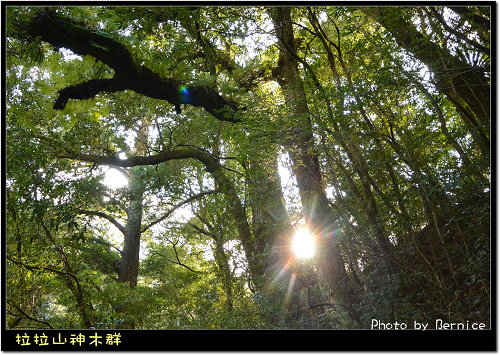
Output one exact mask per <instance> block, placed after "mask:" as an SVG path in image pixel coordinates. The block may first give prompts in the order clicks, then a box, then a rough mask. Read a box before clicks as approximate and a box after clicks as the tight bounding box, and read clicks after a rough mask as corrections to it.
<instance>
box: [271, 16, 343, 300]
mask: <svg viewBox="0 0 500 355" xmlns="http://www.w3.org/2000/svg"><path fill="white" fill-rule="evenodd" d="M271 16H272V19H273V22H274V26H275V29H276V34H277V36H278V39H279V48H280V54H279V60H278V71H277V74H278V83H279V84H280V86H281V88H282V90H283V94H284V96H285V103H286V106H287V108H288V111H289V112H290V127H289V131H288V132H287V138H288V141H287V142H285V145H286V148H287V149H288V153H289V154H290V157H291V158H292V164H293V172H294V174H295V177H296V179H297V184H298V188H299V194H300V198H301V201H302V206H303V209H304V215H305V221H306V223H307V225H308V227H309V229H310V230H311V232H312V233H313V234H314V236H315V238H316V241H317V246H318V248H317V250H318V254H317V256H316V258H317V260H318V267H319V270H321V272H320V273H321V276H322V278H323V279H324V280H325V281H327V283H328V285H329V288H330V298H331V299H333V300H336V299H343V298H344V297H345V293H344V291H345V289H344V287H342V284H343V281H344V280H345V268H344V263H343V261H342V257H341V255H340V252H339V250H338V248H337V245H336V241H335V240H334V237H333V233H332V232H333V231H334V230H335V229H336V226H335V225H334V223H333V216H332V211H331V209H330V206H329V203H328V199H327V197H326V192H325V189H324V186H323V182H322V178H321V172H320V167H319V162H318V157H317V155H316V153H314V140H313V134H312V125H311V120H310V117H309V109H308V107H307V102H306V95H305V91H304V87H303V83H302V79H301V77H300V74H299V70H298V64H297V60H296V59H295V56H296V53H297V51H296V47H295V41H294V35H293V28H292V21H291V16H290V8H286V7H279V8H273V9H272V10H271Z"/></svg>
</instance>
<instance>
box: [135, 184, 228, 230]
mask: <svg viewBox="0 0 500 355" xmlns="http://www.w3.org/2000/svg"><path fill="white" fill-rule="evenodd" d="M217 192H219V190H210V191H205V192H200V193H199V194H196V195H194V196H191V197H189V198H187V199H186V200H184V201H182V202H180V203H178V204H176V205H175V206H174V207H172V208H171V209H169V210H168V211H167V212H166V213H165V214H163V216H161V217H160V218H158V219H156V220H155V221H153V222H151V223H149V224H148V225H146V226H145V227H143V228H142V229H141V233H144V232H145V231H147V230H148V229H149V228H151V227H152V226H154V225H155V224H158V223H160V222H161V221H163V220H164V219H165V218H167V217H168V216H170V215H171V214H172V213H174V212H175V211H176V210H177V209H178V208H179V207H182V206H183V205H185V204H187V203H189V202H192V201H194V200H197V199H199V198H200V197H203V196H206V195H210V194H213V193H217Z"/></svg>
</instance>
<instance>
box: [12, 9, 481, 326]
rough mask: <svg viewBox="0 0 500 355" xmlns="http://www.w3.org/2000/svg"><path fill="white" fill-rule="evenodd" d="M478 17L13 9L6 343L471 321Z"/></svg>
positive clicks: (476, 294)
mask: <svg viewBox="0 0 500 355" xmlns="http://www.w3.org/2000/svg"><path fill="white" fill-rule="evenodd" d="M490 11H491V8H490V7H489V6H460V7H453V6H450V7H446V6H407V7H390V6H384V7H363V6H352V7H348V6H324V7H323V6H315V7H307V6H303V7H265V6H206V7H205V6H196V7H188V6H185V7H168V6H164V7H153V6H150V7H125V6H120V7H116V6H67V7H65V6H53V7H40V6H7V7H6V33H5V42H4V43H5V48H4V49H5V54H6V72H5V83H6V91H7V92H6V102H5V106H4V107H5V115H6V126H5V129H6V142H5V144H6V167H7V168H6V177H5V181H6V194H5V196H4V197H5V201H6V209H5V221H6V224H7V240H6V250H5V253H6V265H5V268H4V270H5V273H6V306H5V307H4V310H5V312H6V313H7V328H8V329H22V328H34V329H63V328H66V329H68V328H94V329H116V328H119V329H125V328H132V329H200V328H224V329H236V328H241V329H304V328H316V329H318V328H325V329H353V328H355V329H370V327H371V324H372V320H373V319H377V320H381V321H383V322H394V321H398V322H408V324H412V322H413V321H414V320H422V321H426V322H430V324H431V326H430V327H432V326H433V324H434V323H433V322H434V320H435V319H442V320H443V321H445V322H464V323H465V322H482V323H484V324H485V325H486V327H487V328H489V327H490V316H491V314H490V302H491V299H490V290H491V285H490V271H491V261H490V259H491V248H490V243H491V241H490V182H491V177H490V172H491V168H490V151H491V149H490V89H491V88H490V86H491V71H490V32H491V31H490V27H491V24H490V15H491V13H490Z"/></svg>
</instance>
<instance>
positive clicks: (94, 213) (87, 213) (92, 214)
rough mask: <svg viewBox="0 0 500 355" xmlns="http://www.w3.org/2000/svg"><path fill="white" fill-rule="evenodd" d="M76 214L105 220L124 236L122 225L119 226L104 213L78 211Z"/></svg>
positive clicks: (118, 223)
mask: <svg viewBox="0 0 500 355" xmlns="http://www.w3.org/2000/svg"><path fill="white" fill-rule="evenodd" d="M77 213H79V214H85V215H88V216H98V217H102V218H104V219H107V220H108V221H109V222H111V223H112V224H113V225H114V226H115V227H116V228H118V230H119V231H120V232H121V233H122V234H123V235H125V232H126V230H125V227H124V226H123V225H121V224H120V222H118V221H117V220H116V219H114V218H113V217H111V216H110V215H108V214H106V213H104V212H100V211H89V210H78V211H77Z"/></svg>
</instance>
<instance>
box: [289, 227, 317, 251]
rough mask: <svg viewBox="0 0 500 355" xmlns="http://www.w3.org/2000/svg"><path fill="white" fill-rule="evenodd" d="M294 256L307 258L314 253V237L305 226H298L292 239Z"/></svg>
mask: <svg viewBox="0 0 500 355" xmlns="http://www.w3.org/2000/svg"><path fill="white" fill-rule="evenodd" d="M292 248H293V252H294V254H295V256H297V257H298V258H299V259H307V258H310V257H312V256H313V255H314V238H313V236H312V235H311V233H310V232H309V230H307V228H305V227H302V228H298V229H297V230H296V231H295V236H294V237H293V241H292Z"/></svg>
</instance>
